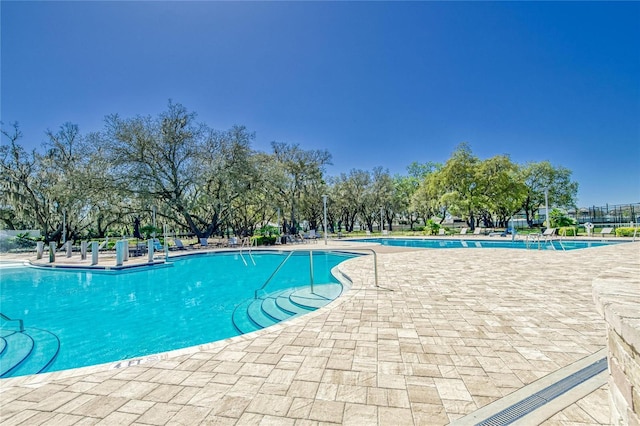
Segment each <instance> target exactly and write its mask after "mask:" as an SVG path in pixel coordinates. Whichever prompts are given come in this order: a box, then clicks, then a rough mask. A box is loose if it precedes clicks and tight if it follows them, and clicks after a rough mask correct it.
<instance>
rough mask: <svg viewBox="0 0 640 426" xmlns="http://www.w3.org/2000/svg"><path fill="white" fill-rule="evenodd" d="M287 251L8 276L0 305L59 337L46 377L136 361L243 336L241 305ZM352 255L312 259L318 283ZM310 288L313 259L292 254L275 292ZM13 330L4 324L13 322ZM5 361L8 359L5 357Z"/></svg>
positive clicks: (26, 270)
mask: <svg viewBox="0 0 640 426" xmlns="http://www.w3.org/2000/svg"><path fill="white" fill-rule="evenodd" d="M287 254H288V252H285V253H282V252H280V253H279V252H261V253H256V252H254V254H253V259H254V261H255V265H254V264H253V262H252V261H251V258H250V257H249V256H248V255H247V254H246V253H245V254H244V259H245V261H246V262H247V265H245V263H244V262H243V259H242V257H241V256H240V255H239V254H238V253H218V254H209V255H189V256H185V257H183V258H180V259H179V260H175V261H174V262H172V266H167V267H151V268H143V269H138V270H135V271H134V270H130V271H127V272H124V271H120V272H107V271H87V270H84V271H78V270H63V269H55V270H51V269H44V268H33V267H20V268H7V269H3V270H2V272H1V273H2V280H1V282H0V285H1V287H0V307H1V311H2V313H3V314H4V315H6V316H8V317H10V318H12V319H22V320H23V321H24V326H25V327H30V328H40V329H43V330H47V331H49V332H51V333H53V334H55V335H57V336H58V338H59V339H60V352H59V354H58V356H57V358H56V359H55V361H54V363H53V364H52V365H51V366H50V367H49V368H48V369H47V371H55V370H63V369H68V368H76V367H82V366H87V365H94V364H100V363H105V362H112V361H118V360H123V359H128V358H136V357H141V356H146V355H150V354H154V353H159V352H165V351H169V350H174V349H178V348H184V347H189V346H194V345H199V344H203V343H209V342H214V341H217V340H221V339H225V338H228V337H232V336H236V335H238V334H239V333H238V331H237V330H236V329H235V328H234V326H233V323H232V321H231V317H232V313H233V311H234V309H235V307H236V306H238V305H239V304H240V303H241V302H242V301H243V300H246V299H248V298H253V297H254V294H255V291H256V289H258V288H260V287H261V286H262V285H263V284H264V283H265V281H266V280H267V279H268V278H269V276H270V275H271V274H272V273H273V272H274V270H275V269H276V268H277V266H278V265H279V264H280V263H281V262H282V260H283V259H284V258H285V256H286V255H287ZM349 257H353V256H352V255H347V254H338V253H325V252H314V254H313V263H314V282H315V283H335V282H337V281H336V279H335V278H334V277H333V276H332V275H331V272H330V271H331V269H332V268H333V267H334V266H335V265H337V264H338V263H340V262H342V261H344V260H346V259H347V258H349ZM308 284H309V253H308V252H300V253H297V252H296V253H294V254H293V255H292V256H291V257H290V258H289V260H288V261H287V262H286V263H285V265H284V266H283V268H282V269H281V270H280V271H279V272H278V273H277V274H276V276H275V277H274V279H273V280H272V281H271V282H270V284H269V286H268V288H267V289H266V291H267V292H269V291H275V290H278V289H284V288H289V287H298V286H305V285H308ZM5 325H6V324H5ZM0 360H1V359H0Z"/></svg>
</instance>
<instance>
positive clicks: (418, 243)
mask: <svg viewBox="0 0 640 426" xmlns="http://www.w3.org/2000/svg"><path fill="white" fill-rule="evenodd" d="M497 238H501V237H497ZM350 241H358V242H369V243H379V244H382V245H385V246H394V247H417V248H438V249H439V248H509V249H530V250H532V249H536V250H537V249H541V250H577V249H584V248H589V247H599V246H604V245H610V244H617V243H620V242H614V241H607V242H603V241H581V240H562V241H560V240H552V241H547V242H545V241H540V243H538V242H534V241H529V242H527V241H525V240H514V241H512V240H511V238H510V237H506V238H501V239H498V240H485V239H462V240H460V239H433V238H432V239H429V238H362V239H353V240H350Z"/></svg>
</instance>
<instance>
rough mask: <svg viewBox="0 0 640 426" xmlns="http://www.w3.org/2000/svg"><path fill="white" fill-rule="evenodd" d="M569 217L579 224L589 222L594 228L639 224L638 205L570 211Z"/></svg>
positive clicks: (639, 204)
mask: <svg viewBox="0 0 640 426" xmlns="http://www.w3.org/2000/svg"><path fill="white" fill-rule="evenodd" d="M569 215H570V216H571V217H572V218H574V219H576V220H577V221H578V223H580V224H582V223H587V222H591V223H593V224H594V225H596V226H598V225H609V226H630V225H631V224H632V223H633V224H638V223H640V203H634V204H612V205H609V204H607V205H605V206H600V207H597V206H592V207H583V208H580V209H577V210H575V211H570V212H569Z"/></svg>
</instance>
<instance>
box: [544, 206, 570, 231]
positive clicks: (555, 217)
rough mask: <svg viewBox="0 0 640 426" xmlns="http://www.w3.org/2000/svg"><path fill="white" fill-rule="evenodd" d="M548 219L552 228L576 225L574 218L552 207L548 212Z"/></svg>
mask: <svg viewBox="0 0 640 426" xmlns="http://www.w3.org/2000/svg"><path fill="white" fill-rule="evenodd" d="M549 220H550V221H551V226H552V227H553V228H561V227H567V226H574V225H576V223H577V222H576V220H575V219H573V218H571V217H569V216H568V215H567V213H566V212H564V211H562V210H560V209H553V210H551V211H550V212H549Z"/></svg>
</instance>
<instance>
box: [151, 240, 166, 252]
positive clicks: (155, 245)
mask: <svg viewBox="0 0 640 426" xmlns="http://www.w3.org/2000/svg"><path fill="white" fill-rule="evenodd" d="M153 249H154V250H155V251H162V250H164V247H163V245H162V244H160V240H159V239H157V238H154V239H153Z"/></svg>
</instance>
